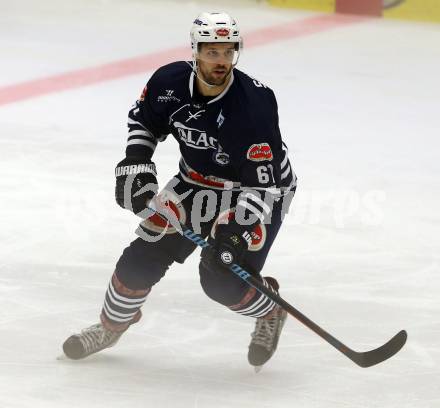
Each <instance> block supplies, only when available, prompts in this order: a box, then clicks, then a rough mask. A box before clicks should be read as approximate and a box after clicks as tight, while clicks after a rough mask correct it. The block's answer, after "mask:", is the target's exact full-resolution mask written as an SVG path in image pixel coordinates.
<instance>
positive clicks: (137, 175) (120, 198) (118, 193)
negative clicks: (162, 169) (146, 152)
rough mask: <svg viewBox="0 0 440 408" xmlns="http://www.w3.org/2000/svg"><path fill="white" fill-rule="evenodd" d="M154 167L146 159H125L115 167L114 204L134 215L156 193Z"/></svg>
mask: <svg viewBox="0 0 440 408" xmlns="http://www.w3.org/2000/svg"><path fill="white" fill-rule="evenodd" d="M156 174H157V173H156V166H155V164H154V163H153V162H152V161H151V160H148V159H137V158H125V159H124V160H122V161H120V162H119V163H118V164H117V165H116V169H115V175H116V187H115V198H116V202H117V203H118V205H119V206H121V207H122V208H125V209H127V210H130V211H132V212H134V213H135V214H137V213H139V212H141V211H142V210H145V207H146V206H147V205H148V202H149V201H150V200H151V199H152V198H153V197H154V196H155V194H156V193H157V188H158V187H157V179H156Z"/></svg>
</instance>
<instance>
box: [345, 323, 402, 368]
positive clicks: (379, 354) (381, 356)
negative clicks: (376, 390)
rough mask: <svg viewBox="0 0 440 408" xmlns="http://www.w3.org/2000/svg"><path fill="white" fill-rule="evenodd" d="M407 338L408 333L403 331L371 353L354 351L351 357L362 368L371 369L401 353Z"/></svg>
mask: <svg viewBox="0 0 440 408" xmlns="http://www.w3.org/2000/svg"><path fill="white" fill-rule="evenodd" d="M407 338H408V334H407V332H406V331H405V330H401V331H400V332H399V333H397V334H396V335H395V336H394V337H393V338H392V339H391V340H389V341H388V342H387V343H385V344H384V345H383V346H381V347H379V348H377V349H374V350H371V351H366V352H364V353H362V352H360V353H359V352H355V351H354V352H353V354H352V355H351V356H349V357H350V358H351V360H352V361H354V362H355V363H356V364H357V365H358V366H360V367H363V368H366V367H371V366H374V365H376V364H379V363H381V362H383V361H385V360H388V359H389V358H390V357H392V356H394V354H396V353H397V352H399V351H400V349H401V348H402V347H403V346H404V345H405V343H406V340H407Z"/></svg>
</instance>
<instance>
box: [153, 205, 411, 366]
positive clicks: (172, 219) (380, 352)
mask: <svg viewBox="0 0 440 408" xmlns="http://www.w3.org/2000/svg"><path fill="white" fill-rule="evenodd" d="M146 211H147V217H146V218H148V217H149V216H151V215H153V214H157V215H158V216H159V217H161V218H162V219H163V220H164V221H165V222H167V223H169V224H171V225H172V226H173V227H174V228H175V229H176V230H177V231H178V232H179V233H180V234H181V235H183V236H184V237H185V238H187V239H189V240H190V241H192V242H193V243H194V244H196V245H198V246H199V247H201V248H210V247H211V245H210V244H208V242H206V241H205V240H204V239H203V238H202V237H201V236H200V235H199V234H196V233H195V232H194V231H192V230H191V229H190V228H188V227H187V226H185V225H183V224H181V223H180V222H179V221H178V220H177V218H176V216H175V214H174V212H171V211H169V212H167V214H166V215H164V214H162V213H160V212H159V211H158V210H155V209H152V208H150V207H147V208H146ZM229 269H230V270H231V271H232V272H233V273H235V274H236V275H237V276H238V277H240V278H241V279H243V280H244V281H246V282H247V283H248V284H249V285H250V286H253V287H254V288H255V289H256V290H258V291H259V292H261V293H264V294H265V295H266V296H267V297H268V298H269V299H271V300H273V301H274V302H275V303H276V304H278V305H279V306H281V307H282V308H283V309H284V310H286V312H287V313H289V314H290V315H291V316H293V317H294V318H295V319H297V320H299V321H300V322H301V323H302V324H304V325H305V326H306V327H308V328H309V329H311V330H313V331H314V332H315V333H316V334H317V335H318V336H320V337H322V338H323V339H324V340H325V341H326V342H327V343H329V344H331V345H332V346H333V347H334V348H335V349H336V350H338V351H339V352H341V353H342V354H344V355H345V356H346V357H348V358H349V359H350V360H351V361H353V362H354V363H356V364H357V365H358V366H360V367H371V366H373V365H376V364H379V363H381V362H383V361H385V360H388V359H389V358H390V357H392V356H394V354H396V353H397V352H398V351H399V350H400V349H401V348H402V347H403V346H404V344H405V342H406V339H407V337H408V335H407V333H406V331H405V330H401V331H400V332H399V333H397V334H396V335H395V336H394V337H393V338H392V339H391V340H389V341H388V342H387V343H385V344H384V345H382V346H380V347H378V348H376V349H374V350H371V351H365V352H358V351H354V350H352V349H351V348H349V347H347V346H346V345H345V344H343V343H342V342H340V341H339V340H338V339H337V338H335V337H333V336H332V335H331V334H330V333H328V332H327V331H325V330H324V329H322V328H321V327H320V326H318V325H317V324H316V323H314V322H313V321H312V320H310V319H309V318H308V317H307V316H305V315H304V314H302V313H301V312H300V311H299V310H297V309H295V308H294V307H293V306H292V305H290V304H289V303H287V302H286V301H285V300H284V299H283V298H282V297H281V296H279V295H277V294H276V293H274V292H272V291H271V290H270V289H268V288H266V287H265V286H264V285H263V284H262V283H261V282H260V281H259V280H258V279H256V278H254V277H253V276H252V275H251V274H250V273H249V272H246V271H245V270H244V269H243V268H242V267H241V266H240V265H237V264H232V265H231V266H230V268H229Z"/></svg>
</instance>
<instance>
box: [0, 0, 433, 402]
mask: <svg viewBox="0 0 440 408" xmlns="http://www.w3.org/2000/svg"><path fill="white" fill-rule="evenodd" d="M35 3H37V2H35ZM35 3H34V2H31V1H25V0H19V1H16V2H14V4H12V2H9V1H1V2H0V49H1V56H2V58H1V59H2V64H1V65H2V67H1V72H0V75H1V76H0V87H2V86H6V85H10V84H14V83H20V82H22V81H25V80H30V79H34V78H40V77H44V76H51V75H55V74H58V73H62V72H66V71H69V70H77V69H81V68H84V67H90V66H94V65H99V64H104V63H107V62H111V61H117V60H121V59H124V58H129V57H133V56H137V55H143V54H148V53H153V52H156V51H159V50H166V49H171V48H173V47H179V46H185V45H187V44H188V43H189V36H188V29H189V26H190V23H191V21H192V19H193V18H194V17H195V16H196V15H197V14H198V12H199V11H201V10H203V9H204V6H203V5H202V4H201V3H197V2H184V1H178V2H169V1H160V2H159V1H155V2H148V1H134V0H132V1H125V2H123V1H116V0H107V1H103V0H102V1H98V0H90V1H85V0H82V1H78V2H68V1H65V0H62V1H56V2H55V1H41V2H38V4H35ZM208 4H209V9H210V10H212V9H213V8H214V7H213V3H212V2H209V3H208ZM226 5H227V10H228V11H230V12H231V13H233V14H235V15H236V17H237V19H238V21H239V22H240V24H241V26H242V28H243V31H244V34H245V35H246V30H248V31H251V30H254V29H257V28H260V27H266V26H272V25H274V24H278V23H279V24H284V23H286V22H290V21H293V20H301V19H304V18H307V17H308V16H310V15H312V14H311V13H299V12H294V11H288V10H277V9H270V8H267V7H266V6H264V5H262V4H259V5H256V6H255V7H251V5H250V2H245V3H243V4H242V5H240V6H233V3H232V2H228V3H226ZM165 17H166V18H165ZM165 29H166V35H158V33H160V32H162V31H164V30H165ZM245 38H246V37H245ZM439 41H440V26H439V25H430V24H409V23H401V22H394V21H383V20H371V21H368V22H363V23H360V24H353V25H350V26H346V27H341V28H338V29H334V30H331V31H328V32H322V33H317V34H314V35H309V36H303V37H300V38H296V39H292V40H286V41H277V42H274V43H271V44H266V45H264V46H260V47H253V48H250V49H248V50H246V51H245V53H244V54H243V56H242V59H241V60H240V66H239V67H240V68H241V69H243V70H244V71H246V72H248V73H250V74H251V75H253V76H255V77H257V78H259V79H261V80H262V81H263V82H265V83H266V84H267V85H269V86H270V87H272V88H273V89H274V90H275V93H276V95H277V97H278V104H279V113H280V124H281V128H282V133H283V135H284V138H285V139H286V141H287V143H288V144H289V147H290V150H291V157H292V158H293V162H294V166H295V170H296V172H297V174H298V177H299V188H298V191H297V196H296V197H295V199H294V204H293V211H292V214H291V215H290V216H289V218H288V219H287V220H286V223H285V225H284V226H283V229H282V230H281V232H280V235H279V238H278V240H277V242H276V243H275V245H274V247H273V250H272V252H271V254H270V256H269V258H268V261H267V263H266V267H265V273H266V274H268V275H270V274H273V275H274V276H276V277H277V278H278V279H279V280H280V282H281V285H282V286H281V294H282V296H283V297H284V298H285V299H286V300H288V301H289V302H291V303H292V304H293V305H294V306H295V307H297V308H298V309H299V310H301V311H303V312H304V313H305V314H306V315H308V316H309V317H310V318H311V319H313V320H315V321H316V322H317V323H318V324H320V325H322V326H323V327H324V328H326V329H327V330H328V331H329V332H331V333H333V334H334V335H335V336H336V337H338V338H339V339H341V340H342V341H343V342H345V343H347V344H348V345H350V346H352V347H353V348H355V349H357V350H359V351H363V350H368V349H371V348H375V347H377V346H379V345H380V344H382V343H383V342H385V341H387V340H388V339H389V338H390V337H391V336H393V335H394V334H395V333H397V331H399V330H400V329H406V330H407V331H408V334H409V341H408V344H407V345H406V346H405V348H404V349H403V350H402V351H401V352H400V353H399V354H398V355H396V356H395V357H394V358H392V359H391V360H389V361H387V362H386V363H383V364H381V365H379V366H376V367H372V368H369V369H361V368H359V367H357V366H355V365H353V363H351V362H350V361H349V360H348V359H345V358H344V357H343V356H341V355H340V354H339V353H337V352H336V351H335V350H333V349H332V348H331V347H330V346H328V345H327V344H326V343H324V342H323V341H322V340H321V339H320V338H318V337H317V336H316V335H315V334H313V333H312V332H310V331H309V330H308V329H306V328H304V327H303V326H302V325H301V324H299V323H297V322H296V321H294V320H293V319H290V320H289V321H288V322H287V324H286V327H285V330H284V332H283V336H282V338H281V340H280V345H279V349H278V351H277V354H276V355H275V356H274V357H273V359H272V360H271V361H270V362H269V363H268V364H267V366H266V367H265V368H264V369H263V371H261V373H259V374H258V375H255V374H254V372H253V370H252V368H251V367H250V366H249V365H248V363H247V360H246V353H247V345H248V342H249V339H250V337H249V335H250V332H251V331H252V328H253V327H252V326H253V322H252V321H251V320H250V319H245V318H243V317H241V316H237V315H235V314H233V313H231V312H229V311H228V310H225V309H224V308H223V307H221V306H220V305H218V304H215V303H213V302H211V301H210V300H209V299H208V298H206V296H205V295H204V294H203V291H202V289H201V288H200V285H199V282H198V268H197V263H198V259H197V258H198V255H194V256H192V257H191V258H190V259H188V261H187V262H186V263H185V264H184V265H174V266H173V268H172V269H171V270H170V271H169V272H168V274H167V276H166V277H165V278H164V279H163V280H162V281H161V282H160V283H159V284H158V285H157V286H156V287H155V288H154V289H153V291H152V293H151V295H150V297H149V298H148V300H147V303H146V304H145V306H144V308H143V312H144V318H143V320H142V321H141V322H140V323H139V324H137V325H135V326H133V327H132V328H130V330H129V332H127V333H126V335H124V337H123V338H122V339H121V341H120V343H119V344H118V345H117V346H116V347H115V348H114V349H111V350H108V351H105V352H103V353H101V354H99V355H96V356H92V357H90V358H89V359H87V360H84V361H80V362H72V361H66V360H64V361H59V360H57V359H56V357H57V356H58V355H59V354H60V353H61V344H62V342H63V341H64V339H65V338H66V337H67V336H68V335H70V334H71V333H73V332H75V331H78V330H79V329H81V328H82V327H85V326H87V325H89V324H92V323H95V322H96V321H97V318H98V314H99V311H100V307H101V302H102V299H103V295H104V293H105V289H106V286H107V282H108V279H109V277H110V276H111V274H112V272H113V268H114V264H115V262H116V261H117V259H118V257H119V254H120V253H121V251H122V249H123V248H124V247H125V246H126V245H127V244H128V243H129V242H130V241H131V240H132V239H134V230H135V228H136V225H137V222H138V220H137V218H136V217H134V216H132V215H130V214H129V213H128V212H124V211H122V210H121V209H120V208H119V207H118V206H117V205H116V204H115V203H114V198H113V189H114V180H113V169H114V165H115V164H116V163H117V162H118V161H119V160H120V159H121V158H122V155H123V151H124V146H125V140H126V125H125V123H126V114H127V111H128V108H129V107H130V105H131V103H132V102H133V101H134V100H135V99H136V97H137V96H138V95H139V93H140V91H141V90H142V87H143V85H144V83H145V82H146V80H147V79H148V77H149V75H150V74H151V72H145V75H134V76H127V77H123V78H120V79H118V80H114V81H109V82H104V83H100V84H95V85H91V86H88V87H83V88H78V89H74V90H70V91H65V92H60V93H52V94H47V95H44V96H41V97H38V98H34V99H29V100H23V101H19V102H16V103H12V104H7V105H2V106H0V129H1V133H0V171H1V174H2V177H1V178H0V202H1V213H0V214H1V215H0V217H1V223H0V225H1V228H0V240H1V246H0V255H1V257H0V259H1V261H0V262H1V263H0V297H1V299H2V302H1V303H2V307H1V308H0V350H1V353H0V407H1V408H29V407H32V408H40V407H41V408H43V407H44V408H55V407H56V408H67V407H72V408H73V407H75V408H86V407H87V408H100V407H106V408H107V407H112V408H118V407H124V408H137V407H142V408H145V407H158V406H160V407H162V408H165V407H167V408H168V407H172V408H193V407H194V408H195V407H197V408H205V407H210V408H219V407H221V408H230V407H241V408H248V407H249V408H263V407H265V408H266V407H267V408H269V407H270V408H284V407H290V406H297V407H300V408H341V407H343V408H345V407H347V408H358V407H359V408H360V407H365V408H384V407H386V408H414V407H417V408H428V407H429V408H435V407H438V406H439V404H440V393H439V388H438V379H439V375H440V367H439V359H440V352H439V344H440V331H439V316H440V313H439V312H440V300H439V291H440V273H439V272H440V271H439V258H440V257H439V253H440V251H439V244H438V241H439V239H438V230H439V226H440V216H439V211H438V209H439V208H440V196H439V194H440V191H439V187H440V184H439V180H440V162H439V160H438V151H439V148H440V142H439V139H438V131H439V129H440V116H439V114H438V99H439V94H440V82H439V80H438V67H439V66H440V53H438V52H434V50H435V49H436V47H437V48H438V44H439ZM188 46H189V44H188ZM178 157H179V155H178V150H177V147H176V143H174V141H173V140H172V139H171V138H170V139H168V140H167V141H166V142H165V143H163V144H161V145H159V148H158V150H157V152H156V156H155V161H156V163H157V166H158V171H159V176H160V179H159V181H160V183H161V184H162V185H163V184H164V183H165V182H166V181H167V179H168V178H169V177H171V176H172V175H173V174H174V173H175V172H176V171H177V161H178ZM197 254H198V252H197Z"/></svg>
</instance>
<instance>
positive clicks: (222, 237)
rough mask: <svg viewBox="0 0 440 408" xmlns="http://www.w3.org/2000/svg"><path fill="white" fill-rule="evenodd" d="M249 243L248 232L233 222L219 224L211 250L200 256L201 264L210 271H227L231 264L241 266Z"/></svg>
mask: <svg viewBox="0 0 440 408" xmlns="http://www.w3.org/2000/svg"><path fill="white" fill-rule="evenodd" d="M251 242H252V238H251V235H250V234H249V232H248V231H247V230H245V229H244V228H243V227H242V226H240V225H239V224H237V223H236V222H235V221H234V220H231V221H229V224H219V225H218V226H217V231H216V234H215V241H214V244H213V247H212V250H211V251H206V252H205V253H204V254H202V263H203V264H204V265H205V266H206V267H207V268H208V269H210V270H221V271H229V267H230V266H231V265H232V264H234V263H236V264H239V265H240V264H242V262H243V259H244V256H245V254H246V252H247V250H248V248H249V245H250V244H251Z"/></svg>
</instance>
